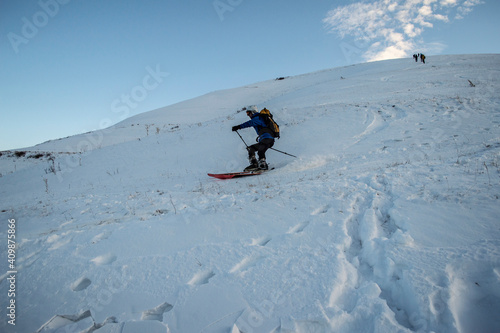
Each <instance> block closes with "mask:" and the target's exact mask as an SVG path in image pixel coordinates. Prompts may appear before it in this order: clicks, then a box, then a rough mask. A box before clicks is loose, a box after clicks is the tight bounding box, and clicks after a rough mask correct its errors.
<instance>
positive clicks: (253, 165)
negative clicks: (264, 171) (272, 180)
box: [244, 156, 259, 171]
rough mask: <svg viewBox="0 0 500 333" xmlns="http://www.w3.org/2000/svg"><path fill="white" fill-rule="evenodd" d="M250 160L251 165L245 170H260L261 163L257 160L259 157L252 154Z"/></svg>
mask: <svg viewBox="0 0 500 333" xmlns="http://www.w3.org/2000/svg"><path fill="white" fill-rule="evenodd" d="M248 160H249V161H250V165H249V166H247V167H246V168H245V169H244V171H255V170H259V163H258V162H257V159H256V158H255V156H252V157H250V158H249V159H248Z"/></svg>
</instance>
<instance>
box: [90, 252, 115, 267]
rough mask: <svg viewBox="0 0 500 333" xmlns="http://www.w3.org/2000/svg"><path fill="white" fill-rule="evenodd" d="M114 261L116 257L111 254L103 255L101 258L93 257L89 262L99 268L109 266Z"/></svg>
mask: <svg viewBox="0 0 500 333" xmlns="http://www.w3.org/2000/svg"><path fill="white" fill-rule="evenodd" d="M115 260H116V256H115V255H114V254H113V253H107V254H104V255H102V256H98V257H95V258H94V259H92V260H91V261H92V262H93V263H94V264H96V265H98V266H101V265H109V264H111V263H112V262H114V261H115Z"/></svg>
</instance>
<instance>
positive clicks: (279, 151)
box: [269, 148, 298, 158]
mask: <svg viewBox="0 0 500 333" xmlns="http://www.w3.org/2000/svg"><path fill="white" fill-rule="evenodd" d="M269 149H272V150H274V151H277V152H278V153H282V154H285V155H288V156H292V157H295V158H298V157H297V156H295V155H292V154H288V153H285V152H284V151H281V150H278V149H274V148H269Z"/></svg>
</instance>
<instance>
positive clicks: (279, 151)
mask: <svg viewBox="0 0 500 333" xmlns="http://www.w3.org/2000/svg"><path fill="white" fill-rule="evenodd" d="M236 134H238V136H239V137H240V139H241V141H243V143H244V144H245V146H246V147H247V149H248V148H250V147H248V145H247V143H246V142H245V140H243V138H242V137H241V134H240V133H238V131H236ZM269 149H272V150H274V151H277V152H278V153H282V154H285V155H288V156H292V157H295V158H298V157H297V156H295V155H292V154H289V153H286V152H284V151H281V150H278V149H274V148H269Z"/></svg>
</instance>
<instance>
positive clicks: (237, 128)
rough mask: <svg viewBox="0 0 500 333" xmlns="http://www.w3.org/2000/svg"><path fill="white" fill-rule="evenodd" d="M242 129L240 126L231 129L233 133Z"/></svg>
mask: <svg viewBox="0 0 500 333" xmlns="http://www.w3.org/2000/svg"><path fill="white" fill-rule="evenodd" d="M239 129H241V127H240V125H238V126H233V128H232V129H231V130H232V131H233V132H236V131H237V130H239Z"/></svg>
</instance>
